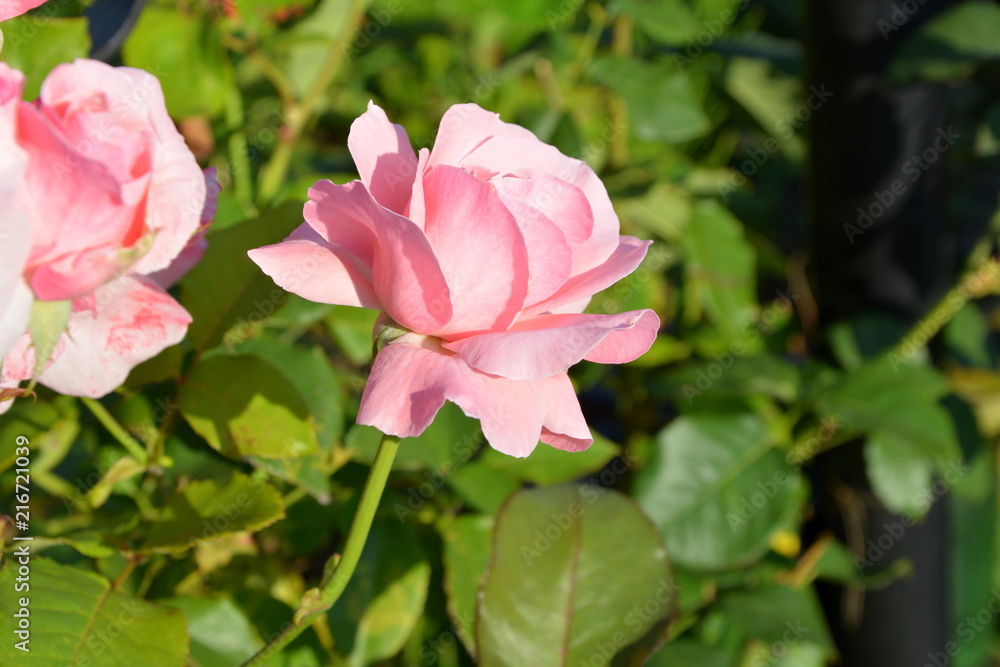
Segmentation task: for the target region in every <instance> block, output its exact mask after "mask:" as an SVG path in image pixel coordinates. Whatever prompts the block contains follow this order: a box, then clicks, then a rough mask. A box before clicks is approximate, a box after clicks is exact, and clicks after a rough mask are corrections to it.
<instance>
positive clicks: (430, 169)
mask: <svg viewBox="0 0 1000 667" xmlns="http://www.w3.org/2000/svg"><path fill="white" fill-rule="evenodd" d="M348 147H349V148H350V150H351V154H352V155H353V156H354V161H355V163H356V164H357V166H358V171H359V173H360V175H361V181H354V182H352V183H349V184H348V185H344V186H340V185H334V184H333V183H330V182H329V181H320V182H318V183H317V184H316V185H315V186H314V187H313V188H312V189H311V190H310V192H309V198H310V201H309V202H308V203H307V204H306V205H305V220H306V222H305V224H303V225H302V226H300V227H299V228H298V229H297V230H295V232H293V233H292V235H291V236H289V237H288V238H287V239H286V240H285V241H283V242H282V243H279V244H276V245H272V246H267V247H264V248H258V249H257V250H252V251H250V257H251V258H252V259H253V260H254V261H255V262H256V263H257V264H258V265H259V266H260V267H261V268H262V269H263V270H264V272H265V273H267V274H268V275H270V276H271V277H272V278H274V280H275V282H276V283H278V284H279V285H281V286H282V287H284V288H285V289H287V290H288V291H290V292H293V293H296V294H299V295H300V296H303V297H305V298H307V299H310V300H313V301H318V302H322V303H335V304H343V305H350V306H361V307H365V308H374V309H378V310H381V311H383V315H382V317H381V318H380V324H381V325H383V326H382V327H381V329H380V333H379V338H380V339H381V341H382V342H383V343H387V344H385V345H384V347H382V348H381V350H380V351H379V352H378V354H377V356H376V358H375V361H374V365H373V368H372V372H371V376H370V378H369V380H368V384H367V386H366V387H365V391H364V395H363V396H362V399H361V409H360V413H359V415H358V423H361V424H368V425H371V426H375V427H377V428H378V429H380V430H381V431H383V432H384V433H388V434H392V435H396V436H400V437H410V436H415V435H419V434H420V433H421V432H423V430H424V429H425V428H427V426H428V425H429V424H430V423H431V421H432V420H433V419H434V416H435V415H436V414H437V412H438V410H439V409H440V408H441V406H442V405H443V404H444V401H446V400H448V401H452V402H454V403H456V404H458V405H459V406H460V407H461V408H462V410H463V411H464V412H465V413H466V414H467V415H469V416H471V417H474V418H478V419H479V420H480V422H481V424H482V428H483V433H484V435H485V437H486V439H487V440H488V441H489V443H490V444H491V445H492V446H493V447H494V448H495V449H497V450H499V451H502V452H505V453H507V454H511V455H514V456H527V455H528V454H529V453H530V452H531V451H532V450H533V449H534V447H535V446H536V444H537V443H538V440H539V439H541V440H542V441H543V442H545V443H548V444H550V445H552V446H554V447H558V448H560V449H565V450H569V451H579V450H582V449H585V448H587V447H588V446H590V444H591V442H592V438H591V435H590V430H589V428H588V427H587V424H586V422H585V420H584V418H583V414H582V412H581V410H580V405H579V402H578V400H577V398H576V394H575V392H574V390H573V386H572V384H571V382H570V379H569V377H568V376H567V374H566V371H567V370H568V369H569V367H570V366H572V365H573V364H575V363H577V362H579V361H581V360H582V359H588V360H590V361H596V362H599V363H623V362H627V361H631V360H633V359H635V358H637V357H639V356H640V355H642V354H643V353H644V352H646V350H648V349H649V347H650V345H651V344H652V342H653V340H654V339H655V337H656V333H657V330H658V328H659V319H658V318H657V316H656V314H655V313H653V312H652V311H651V310H640V311H633V312H628V313H619V314H614V315H599V314H595V315H590V314H583V309H584V308H585V307H586V305H587V303H588V302H589V300H590V297H591V296H592V295H593V294H595V293H596V292H598V291H600V290H602V289H604V288H606V287H608V286H610V285H612V284H613V283H615V282H616V281H618V280H619V279H621V278H622V277H624V276H626V275H628V274H629V273H631V272H632V271H634V270H635V268H636V267H637V266H638V265H639V263H640V262H641V261H642V259H643V257H644V256H645V254H646V249H647V247H648V245H649V243H650V242H648V241H639V240H638V239H635V238H632V237H629V236H619V222H618V217H617V216H616V215H615V212H614V209H613V208H612V206H611V201H610V199H609V198H608V194H607V191H606V190H605V188H604V186H603V185H602V184H601V182H600V180H599V179H598V178H597V176H596V174H594V172H593V170H591V169H590V168H589V167H588V166H587V165H586V164H584V163H583V162H581V161H580V160H575V159H571V158H568V157H566V156H565V155H563V154H561V153H560V152H559V151H558V150H556V149H555V148H553V147H552V146H548V145H546V144H544V143H542V142H541V141H539V140H538V139H537V138H536V137H535V136H534V135H533V134H532V133H531V132H529V131H528V130H525V129H523V128H521V127H518V126H516V125H509V124H507V123H503V122H501V121H500V119H499V117H498V116H497V115H496V114H493V113H489V112H487V111H484V110H483V109H481V108H479V107H478V106H476V105H473V104H465V105H458V106H454V107H452V108H451V109H450V110H449V111H448V112H447V113H446V114H445V116H444V118H443V119H442V121H441V127H440V130H439V132H438V137H437V141H436V142H435V145H434V149H433V150H432V151H428V150H427V149H421V151H420V152H419V154H415V153H414V151H413V149H412V148H411V147H410V143H409V140H408V138H407V136H406V132H405V131H404V130H403V128H401V127H400V126H398V125H393V124H391V123H390V122H389V120H388V118H387V117H386V115H385V112H383V111H382V109H380V108H378V107H377V106H375V105H374V104H371V105H369V108H368V111H367V112H366V113H365V114H364V115H362V116H361V117H360V118H359V119H358V120H356V121H355V122H354V125H353V126H352V127H351V133H350V137H349V139H348ZM386 325H387V326H386Z"/></svg>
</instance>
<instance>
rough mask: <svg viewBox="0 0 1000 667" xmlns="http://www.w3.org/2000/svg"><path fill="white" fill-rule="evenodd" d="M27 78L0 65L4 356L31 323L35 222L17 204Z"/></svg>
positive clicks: (0, 353) (0, 341) (0, 333)
mask: <svg viewBox="0 0 1000 667" xmlns="http://www.w3.org/2000/svg"><path fill="white" fill-rule="evenodd" d="M23 81H24V77H23V76H22V75H21V73H20V72H15V71H14V70H11V69H9V68H3V67H0V146H2V147H3V149H2V150H0V202H4V203H3V204H0V359H3V357H4V355H5V354H7V352H8V351H9V350H10V349H11V347H12V346H13V345H14V342H15V341H16V340H17V339H18V337H20V335H21V334H22V333H23V332H24V330H25V328H26V327H27V326H28V315H29V312H30V309H31V291H30V290H29V289H28V286H27V285H26V284H25V282H24V278H23V277H22V273H23V271H24V263H25V261H26V260H27V258H28V250H29V248H30V246H31V221H30V220H29V219H28V217H27V216H26V215H25V214H24V212H23V211H21V209H20V208H18V207H17V206H15V205H14V204H13V201H14V195H15V193H16V191H17V184H18V183H19V182H20V180H21V175H22V174H23V173H24V167H25V165H26V164H27V159H28V158H27V155H26V154H25V152H24V151H23V150H21V148H20V147H18V145H17V144H16V143H15V134H16V126H15V120H16V118H15V114H16V109H17V103H18V101H20V99H21V88H22V84H23Z"/></svg>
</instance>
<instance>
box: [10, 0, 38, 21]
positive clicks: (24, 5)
mask: <svg viewBox="0 0 1000 667" xmlns="http://www.w3.org/2000/svg"><path fill="white" fill-rule="evenodd" d="M43 2H45V0H0V21H6V20H7V19H12V18H14V17H15V16H20V15H21V14H23V13H25V12H26V11H28V10H29V9H34V8H35V7H37V6H39V5H40V4H42V3H43Z"/></svg>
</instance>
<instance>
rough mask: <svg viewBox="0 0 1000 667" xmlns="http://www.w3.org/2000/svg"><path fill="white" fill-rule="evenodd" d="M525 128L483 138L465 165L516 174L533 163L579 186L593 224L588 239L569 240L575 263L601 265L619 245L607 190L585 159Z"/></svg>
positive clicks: (585, 266) (580, 266)
mask: <svg viewBox="0 0 1000 667" xmlns="http://www.w3.org/2000/svg"><path fill="white" fill-rule="evenodd" d="M523 132H524V133H526V134H520V135H514V134H512V133H506V134H504V135H500V136H497V137H494V138H491V139H489V140H488V141H485V142H483V143H482V144H481V145H480V146H478V147H477V148H476V149H475V150H473V151H472V152H471V153H469V154H468V155H466V156H465V157H464V158H462V166H477V167H485V168H487V169H491V170H493V171H496V172H498V173H500V174H513V173H517V172H518V171H519V170H523V169H525V168H528V167H530V168H533V169H536V170H539V171H543V172H545V173H547V174H549V175H550V176H553V177H555V178H556V179H558V180H560V181H565V182H566V183H569V184H570V185H573V186H575V187H577V188H579V189H580V191H582V192H583V194H584V195H585V196H586V197H587V201H588V202H589V203H590V208H591V210H592V212H593V216H594V218H593V219H594V226H593V231H592V233H591V234H590V236H589V237H588V238H587V240H586V241H584V242H582V243H580V244H578V245H574V244H573V243H572V241H571V243H570V245H571V247H572V248H573V258H574V267H575V269H576V270H578V271H584V270H587V269H591V268H593V267H595V266H598V265H599V264H601V263H603V262H604V261H605V260H606V259H607V258H608V257H610V256H611V253H612V252H614V249H615V247H616V246H617V245H618V232H619V229H620V223H619V221H618V216H617V215H616V214H615V210H614V207H612V205H611V199H610V198H609V197H608V191H607V190H606V189H605V187H604V184H603V183H601V179H599V178H598V177H597V174H595V173H594V170H593V169H591V168H590V167H589V166H587V164H586V163H585V162H583V161H582V160H576V159H573V158H569V157H566V156H565V155H563V154H562V153H560V152H559V150H558V149H557V148H555V147H554V146H549V145H548V144H545V143H543V142H541V141H539V140H538V139H537V138H536V137H535V136H534V135H533V134H531V133H530V132H528V131H527V130H523ZM564 231H565V230H564Z"/></svg>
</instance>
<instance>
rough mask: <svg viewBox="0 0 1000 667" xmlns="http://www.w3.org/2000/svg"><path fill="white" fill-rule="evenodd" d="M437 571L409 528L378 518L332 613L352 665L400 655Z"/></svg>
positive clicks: (329, 617) (331, 621)
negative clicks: (428, 560) (433, 575)
mask: <svg viewBox="0 0 1000 667" xmlns="http://www.w3.org/2000/svg"><path fill="white" fill-rule="evenodd" d="M430 576H431V567H430V564H429V563H428V562H427V556H426V554H425V553H424V551H423V549H422V548H421V546H420V543H419V542H418V541H417V538H416V535H415V534H414V533H413V530H412V528H411V527H410V526H409V524H402V525H401V524H399V523H398V522H396V521H394V520H392V521H391V520H388V519H377V520H376V521H375V523H374V525H373V526H372V531H371V533H369V535H368V541H367V542H366V543H365V548H364V551H363V552H362V555H361V561H360V562H359V563H358V568H357V570H356V571H355V572H354V576H353V577H351V582H350V583H349V584H348V585H347V588H346V589H345V590H344V593H343V594H342V595H341V596H340V599H339V600H337V604H335V605H334V606H333V609H331V610H330V611H329V612H328V613H327V620H328V622H329V624H330V631H331V633H332V634H333V639H334V642H335V645H336V647H337V650H338V652H340V653H341V654H342V655H344V656H346V657H347V664H348V665H350V667H362V666H363V665H368V664H371V663H373V662H376V661H379V660H384V659H386V658H389V657H391V656H393V655H395V654H396V653H397V652H398V651H399V650H400V649H401V648H402V647H403V644H405V643H406V639H407V637H409V636H410V633H411V632H412V631H413V629H414V627H415V626H416V624H417V621H418V620H419V619H420V616H421V614H422V613H423V610H424V602H425V601H426V599H427V587H428V585H429V583H430Z"/></svg>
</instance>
